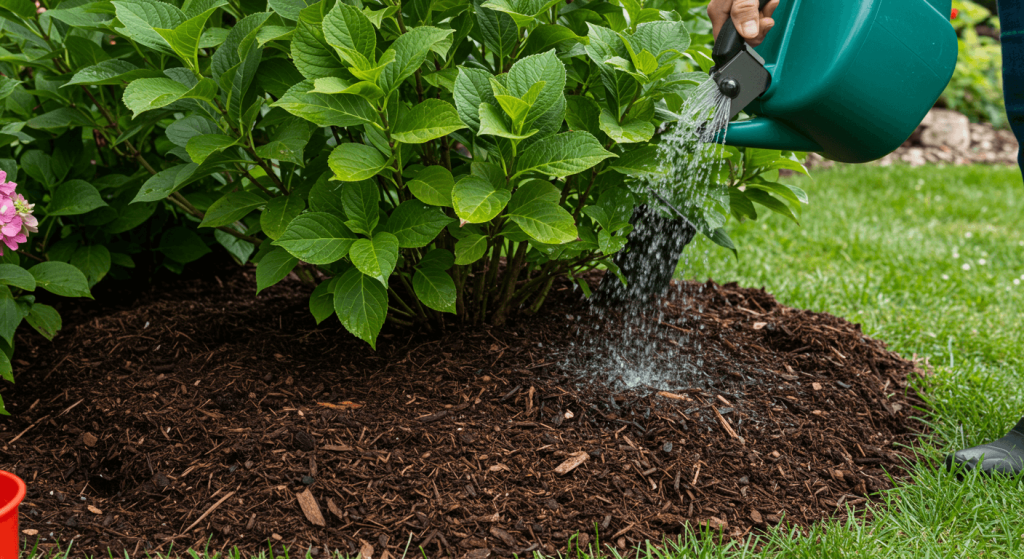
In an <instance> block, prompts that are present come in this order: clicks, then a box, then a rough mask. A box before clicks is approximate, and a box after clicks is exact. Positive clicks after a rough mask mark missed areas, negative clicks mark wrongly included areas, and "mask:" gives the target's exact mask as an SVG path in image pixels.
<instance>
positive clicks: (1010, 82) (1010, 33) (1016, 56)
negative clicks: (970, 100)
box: [999, 0, 1024, 171]
mask: <svg viewBox="0 0 1024 559" xmlns="http://www.w3.org/2000/svg"><path fill="white" fill-rule="evenodd" d="M999 23H1000V25H1001V27H1002V39H1001V40H1002V47H1003V94H1004V96H1005V98H1006V115H1007V117H1009V119H1010V127H1011V128H1013V134H1014V135H1015V136H1017V141H1018V142H1022V141H1024V0H999ZM1018 161H1019V163H1020V164H1021V169H1022V171H1024V150H1022V151H1021V153H1020V154H1019V156H1018Z"/></svg>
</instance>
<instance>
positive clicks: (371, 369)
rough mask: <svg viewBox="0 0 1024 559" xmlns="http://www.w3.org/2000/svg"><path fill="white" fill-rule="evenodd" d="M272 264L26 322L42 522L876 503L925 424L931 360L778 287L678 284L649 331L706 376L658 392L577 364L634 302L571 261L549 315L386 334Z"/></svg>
mask: <svg viewBox="0 0 1024 559" xmlns="http://www.w3.org/2000/svg"><path fill="white" fill-rule="evenodd" d="M591 279H593V280H594V281H595V283H596V281H597V279H599V278H597V277H595V278H591ZM253 285H254V281H253V278H252V273H251V271H246V270H233V271H232V270H228V269H222V270H220V271H218V272H211V273H210V274H208V276H207V277H204V278H198V279H181V280H177V281H174V282H171V283H166V284H164V285H161V286H159V287H158V288H153V289H152V290H151V291H150V292H143V293H140V294H136V295H131V296H128V295H125V296H123V297H120V298H118V297H108V299H110V301H108V304H105V305H100V304H96V303H89V304H84V305H77V304H76V305H71V304H67V303H65V304H64V307H63V308H62V309H61V313H62V315H64V316H65V328H64V330H63V331H62V332H61V333H60V334H59V336H58V337H57V338H56V339H55V340H54V341H53V342H49V341H46V340H45V339H43V338H41V337H39V336H37V335H34V334H29V333H26V332H25V330H24V329H23V330H22V331H21V333H20V334H19V337H20V339H19V340H18V348H19V353H18V355H17V356H16V357H17V363H16V366H17V371H18V384H17V385H15V386H5V387H4V388H3V390H2V395H3V398H4V400H5V401H6V402H8V404H9V406H10V408H11V409H12V410H13V413H14V415H13V416H12V417H9V418H4V419H3V420H2V421H0V426H2V427H0V468H2V469H6V470H11V471H14V472H16V473H17V474H18V475H20V476H21V477H22V478H24V479H25V480H26V481H27V482H28V484H29V492H28V496H27V497H26V499H25V503H24V504H23V505H22V516H21V520H22V526H21V528H22V530H23V531H25V530H27V531H28V533H29V534H34V535H32V536H27V535H24V533H23V537H25V538H27V539H29V540H31V541H32V542H35V541H36V540H37V538H45V541H43V540H41V541H43V544H44V547H45V546H46V545H49V544H51V543H52V542H53V541H54V539H55V538H59V540H60V541H61V542H69V541H71V540H74V542H75V547H74V549H75V552H76V553H89V554H94V555H96V556H101V555H102V556H105V555H106V554H107V550H108V548H109V549H111V550H113V553H114V554H115V555H123V554H124V552H125V551H127V552H128V553H129V554H131V555H132V556H137V554H138V555H141V554H142V552H143V551H150V552H153V551H167V550H169V549H173V550H177V551H178V552H182V551H184V550H185V549H186V548H187V547H189V546H194V547H197V548H206V547H207V545H209V549H211V550H221V549H230V548H231V547H233V546H237V547H238V548H239V549H241V550H243V551H257V550H266V549H267V544H268V542H270V543H271V544H272V545H287V546H298V547H299V548H301V549H302V550H303V551H305V550H306V549H308V547H310V546H312V547H315V548H317V550H323V549H324V548H325V547H328V548H330V549H332V550H333V549H341V550H342V551H346V552H349V553H352V554H353V556H354V555H355V554H356V553H359V552H360V551H363V552H364V553H366V552H369V551H370V549H369V548H372V549H373V553H374V557H387V556H390V557H400V556H402V554H403V550H404V549H405V547H406V545H409V546H410V550H412V551H416V550H417V549H418V548H420V547H422V548H423V550H424V552H425V553H426V554H427V555H428V556H432V557H439V556H447V557H463V556H466V555H469V556H472V557H475V558H481V559H482V558H484V557H487V556H488V555H495V556H511V555H512V554H515V553H518V554H523V553H528V552H531V551H540V552H542V553H554V552H556V551H558V550H559V549H564V548H565V545H566V544H567V542H568V541H569V540H570V537H571V536H572V535H574V534H576V533H579V534H580V536H579V539H578V540H577V541H578V542H580V543H582V544H587V543H593V541H594V538H595V535H599V536H600V538H601V543H602V544H610V545H613V546H616V547H618V548H620V549H621V550H625V549H627V548H629V547H632V546H634V545H636V544H637V543H639V542H642V541H644V540H653V541H660V540H661V539H662V538H663V537H666V536H668V537H671V536H672V535H673V534H678V533H680V532H681V531H682V530H683V529H684V527H685V526H686V525H687V524H689V525H690V526H692V527H696V526H698V525H701V524H704V525H710V526H712V527H714V528H717V529H721V530H723V531H724V532H725V533H726V534H728V535H732V536H742V535H745V534H749V533H751V532H752V531H753V532H756V531H757V530H761V529H764V528H765V527H767V526H769V525H772V524H775V523H778V522H780V521H781V522H790V523H796V524H808V523H811V522H815V521H818V520H822V519H824V518H827V517H834V516H837V515H838V516H842V515H843V514H845V513H846V511H848V510H849V508H848V506H852V507H853V508H854V509H857V508H859V507H863V506H864V505H865V504H866V502H867V499H870V494H871V493H872V492H875V491H878V490H882V489H886V488H887V487H889V486H890V481H889V477H888V475H887V474H888V473H892V474H894V475H896V476H899V475H900V466H901V464H903V463H904V460H906V459H908V458H909V457H910V453H909V452H908V451H907V450H906V449H905V448H904V447H903V445H910V444H912V443H913V441H914V437H915V433H916V432H917V429H919V424H918V423H917V422H916V421H915V420H914V418H913V417H912V414H913V407H914V406H919V405H920V402H919V401H918V400H916V399H915V397H914V395H913V394H910V393H908V390H907V388H906V387H907V376H908V375H911V374H917V373H916V372H915V368H914V365H913V363H911V362H908V361H905V360H903V359H901V358H899V357H898V356H896V355H895V354H893V353H890V352H888V351H886V349H885V346H884V344H883V343H882V342H879V341H876V340H871V339H868V338H866V337H865V336H864V335H863V334H862V332H861V330H860V328H859V327H858V326H857V325H853V324H850V323H848V322H847V321H845V320H843V319H840V318H836V317H833V316H830V315H827V314H821V313H812V312H808V311H801V310H796V309H792V308H787V307H784V306H782V305H779V304H778V303H777V302H776V301H775V300H774V299H773V297H772V296H771V295H769V294H767V293H765V292H764V291H761V290H753V289H743V288H740V287H737V286H735V285H716V284H714V283H707V284H680V285H677V286H676V287H675V289H676V291H677V293H676V294H675V297H674V298H673V301H674V302H669V303H665V304H663V305H662V309H661V312H660V314H659V315H658V316H657V317H656V318H651V319H650V320H651V321H653V322H654V323H655V326H656V328H657V329H658V330H657V331H658V332H659V335H658V336H652V340H651V343H652V344H655V346H656V347H655V348H654V349H655V350H656V351H659V352H660V351H662V350H664V351H665V352H668V351H671V352H673V353H671V355H676V356H678V358H679V359H680V360H684V361H688V362H691V363H700V366H701V369H702V371H703V373H704V375H705V376H704V377H703V378H704V381H702V382H701V383H699V385H697V384H695V385H693V386H685V385H683V386H677V387H674V388H673V389H672V390H669V391H665V392H660V393H659V392H656V391H651V390H646V389H638V390H633V391H627V392H619V391H617V390H615V389H614V388H613V385H611V384H607V383H603V382H587V381H583V380H581V379H579V378H578V377H577V373H576V372H575V371H574V370H573V365H572V363H574V362H578V360H575V361H574V360H572V359H567V358H566V356H567V355H571V354H572V353H573V352H574V351H583V350H581V349H578V348H579V347H581V345H583V344H581V343H580V341H581V338H583V337H591V336H595V335H602V334H601V332H602V331H604V332H607V331H614V329H615V327H614V320H612V322H611V323H610V324H611V326H610V327H607V326H608V325H606V328H604V330H601V331H595V330H593V329H592V327H593V326H595V325H597V324H599V320H610V319H609V318H608V317H611V316H613V314H614V313H605V314H604V315H600V316H598V315H591V314H589V313H590V312H591V311H589V310H588V307H587V305H586V304H581V303H580V302H579V296H578V294H577V292H574V291H573V289H572V287H571V286H569V285H562V286H559V287H557V291H556V296H555V297H554V299H553V300H552V301H551V304H550V305H549V306H548V308H547V309H546V310H545V311H544V312H543V313H542V314H541V315H538V316H534V317H518V318H516V319H514V320H512V321H511V322H510V323H509V325H507V326H506V327H503V328H487V327H463V328H461V329H456V328H454V327H452V328H450V329H449V330H448V331H447V332H434V333H428V332H424V333H419V332H416V333H414V332H410V331H408V330H401V329H390V330H388V329H386V330H385V333H384V334H383V335H382V338H381V340H380V341H379V342H378V350H377V351H376V352H373V351H371V350H370V349H369V348H368V347H367V346H366V345H365V344H364V343H363V342H360V341H357V340H354V339H353V338H352V337H351V336H350V335H348V334H347V333H345V332H344V331H343V330H342V328H341V326H340V325H339V324H336V323H335V322H334V319H332V320H329V321H327V322H325V323H324V324H322V325H320V326H317V325H316V324H315V322H314V320H313V319H312V317H311V316H310V314H309V312H308V310H307V308H306V304H307V297H308V290H307V289H305V288H303V287H302V286H301V285H300V284H299V283H298V282H292V281H285V282H284V283H282V284H279V285H278V286H276V287H274V288H272V289H270V290H267V291H265V292H264V293H263V294H261V295H260V296H259V297H254V296H253ZM115 295H116V294H115ZM694 317H699V320H695V319H694ZM645 331H646V330H645ZM662 346H663V347H662ZM574 348H576V349H574ZM697 348H699V351H698V349H697ZM683 384H685V383H683ZM172 544H173V548H172ZM314 551H316V550H314ZM320 553H323V552H322V551H320Z"/></svg>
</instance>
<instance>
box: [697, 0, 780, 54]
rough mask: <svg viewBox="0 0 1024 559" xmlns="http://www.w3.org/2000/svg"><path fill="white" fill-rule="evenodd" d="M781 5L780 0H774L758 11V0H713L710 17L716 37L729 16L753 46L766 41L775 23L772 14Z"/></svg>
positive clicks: (710, 6)
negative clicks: (766, 36) (765, 37)
mask: <svg viewBox="0 0 1024 559" xmlns="http://www.w3.org/2000/svg"><path fill="white" fill-rule="evenodd" d="M777 7H779V0H772V1H771V2H768V4H767V5H766V6H765V7H764V10H761V11H760V12H758V0H711V2H710V3H709V4H708V17H710V18H711V26H712V28H713V29H714V34H715V38H716V39H717V38H718V32H719V31H721V30H722V26H723V25H725V22H726V21H729V18H732V22H733V24H734V25H735V26H736V31H738V32H739V34H740V36H741V37H743V38H744V39H746V41H747V42H748V43H750V45H751V46H754V47H756V46H757V45H760V44H761V42H762V41H764V36H765V35H767V34H768V31H770V30H771V28H772V27H773V26H774V25H775V20H774V19H772V14H773V13H775V8H777Z"/></svg>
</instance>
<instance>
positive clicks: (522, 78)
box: [0, 0, 806, 345]
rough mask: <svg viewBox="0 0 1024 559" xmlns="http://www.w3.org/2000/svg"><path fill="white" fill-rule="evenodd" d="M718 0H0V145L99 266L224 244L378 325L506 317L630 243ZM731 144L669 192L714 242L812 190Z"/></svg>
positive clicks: (268, 278)
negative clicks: (709, 8) (705, 170)
mask: <svg viewBox="0 0 1024 559" xmlns="http://www.w3.org/2000/svg"><path fill="white" fill-rule="evenodd" d="M700 4H701V3H700V2H691V1H687V0H649V1H648V2H646V3H642V2H640V1H638V0H621V1H618V2H609V1H607V0H570V1H568V2H567V1H566V0H558V1H556V0H486V1H484V2H470V1H468V0H407V1H405V2H398V1H391V0H380V1H365V2H363V1H360V0H320V1H318V2H315V1H313V0H230V1H228V0H184V1H183V2H176V1H170V2H161V1H159V0H114V1H90V0H64V1H63V2H59V3H52V2H50V1H48V0H42V6H41V7H42V8H45V11H42V12H41V13H40V12H39V11H38V10H37V9H36V6H35V5H34V4H33V3H32V2H31V0H0V15H2V16H3V17H4V18H6V21H5V29H4V38H3V39H2V42H0V45H2V47H3V49H2V51H0V71H2V73H3V74H4V77H3V78H2V80H3V81H2V82H0V96H2V97H3V101H4V103H5V109H6V110H5V113H4V116H5V118H4V121H3V124H2V125H0V135H2V136H3V138H4V140H5V141H6V142H7V144H6V147H4V148H2V149H3V150H4V153H6V154H7V155H6V157H10V158H12V159H13V160H16V161H17V163H18V167H19V168H20V169H21V172H22V173H23V175H24V177H25V180H26V182H27V183H28V184H29V185H31V186H30V188H31V192H32V196H31V197H30V199H33V200H36V201H37V202H38V203H39V204H40V205H45V207H46V211H45V212H44V214H43V217H42V218H41V219H40V221H39V228H40V231H45V232H46V234H45V235H43V239H42V240H41V241H40V243H39V245H38V246H37V247H34V250H35V254H36V255H37V256H39V257H40V258H42V259H45V260H47V261H48V262H67V263H70V264H72V265H73V266H76V267H78V268H79V269H80V270H81V271H82V272H83V273H84V275H85V276H86V277H87V278H88V281H89V282H92V283H95V282H96V281H99V280H100V279H101V278H103V277H104V276H106V275H108V274H110V275H126V274H128V273H129V272H130V269H131V268H132V267H133V266H134V265H135V261H136V260H139V259H146V260H147V261H152V262H155V263H157V265H160V266H164V267H167V268H170V269H172V270H180V269H181V268H182V266H184V265H186V264H188V263H190V262H193V261H195V260H197V259H199V258H200V257H202V256H203V255H204V254H206V253H208V252H210V251H211V250H218V251H226V252H227V253H229V254H230V255H231V256H232V257H233V258H234V259H235V260H237V261H238V262H239V263H246V262H250V261H251V262H255V263H256V276H257V286H256V291H257V293H258V292H259V291H260V290H262V289H265V288H267V287H268V286H270V285H273V284H275V283H277V282H279V281H280V280H281V279H283V278H284V277H286V276H287V275H289V274H291V273H295V274H296V275H298V277H299V278H300V279H302V280H303V281H305V282H307V283H308V284H309V285H310V286H311V287H315V288H314V289H313V292H312V296H311V298H310V310H311V312H312V314H313V315H314V316H315V317H316V319H317V320H318V321H322V320H325V319H327V318H329V317H331V316H337V317H338V318H339V319H340V320H341V323H342V324H343V325H344V326H345V328H346V329H347V330H348V331H349V332H351V333H352V334H354V335H355V336H358V337H359V338H361V339H363V340H365V341H366V342H367V343H369V344H370V345H375V344H376V340H377V336H378V334H379V332H380V331H381V328H382V326H383V325H384V324H385V322H387V321H391V322H393V323H395V324H398V325H422V326H423V327H426V328H434V327H437V326H438V325H440V324H442V323H443V322H445V321H446V320H447V321H459V322H462V323H470V324H472V323H482V322H490V323H492V324H501V323H503V322H504V321H505V320H506V319H507V318H508V316H509V315H510V313H512V312H515V311H517V310H525V311H527V312H533V311H536V310H538V309H539V308H540V307H541V305H542V304H543V302H544V301H545V299H546V297H547V295H548V292H549V290H550V289H551V286H552V284H553V282H554V280H555V279H556V278H558V277H560V276H568V277H571V278H574V279H575V278H576V277H577V276H578V275H579V274H580V273H582V272H584V271H586V270H590V269H593V268H595V267H602V266H610V265H611V263H610V262H611V260H610V257H611V256H613V255H614V254H615V253H616V252H617V251H619V250H621V249H622V248H623V246H624V244H625V240H626V235H627V234H628V233H629V231H630V224H629V219H630V216H631V214H632V212H633V209H634V207H635V206H636V205H638V204H641V203H645V202H646V201H647V197H648V196H649V195H648V194H647V191H646V189H645V188H643V187H642V186H640V185H641V184H642V183H643V182H645V180H646V179H648V178H650V176H651V175H656V174H658V173H662V172H664V170H663V169H662V168H661V166H660V165H659V158H658V149H659V148H658V142H659V138H660V132H662V131H663V130H664V129H665V128H666V127H668V126H671V125H672V123H673V122H675V120H676V119H677V115H676V113H677V112H678V111H679V110H680V107H681V106H682V104H683V103H684V102H685V100H686V99H687V97H688V96H689V95H690V93H691V92H692V91H693V90H694V89H695V87H696V86H697V85H698V84H699V83H701V82H703V81H704V80H706V79H707V75H706V72H707V70H708V69H709V66H710V57H709V55H710V41H711V37H710V25H709V23H708V22H707V20H706V16H705V15H704V7H703V6H701V5H700ZM716 157H718V158H719V159H720V161H721V163H722V166H721V172H720V173H718V174H717V175H715V176H714V177H712V180H709V181H706V182H707V184H701V185H696V186H695V187H691V188H689V189H687V190H686V192H685V193H682V194H680V196H681V197H683V198H694V199H695V200H696V198H699V202H700V203H696V201H694V200H691V201H690V202H693V203H687V202H688V201H687V200H686V199H683V200H679V199H678V198H677V199H676V200H675V201H676V202H677V203H679V204H681V205H682V206H684V207H686V208H688V210H687V211H688V213H690V214H691V215H689V218H690V220H691V221H692V222H693V223H695V224H696V225H697V226H698V229H699V230H700V231H701V232H702V233H704V234H706V235H708V236H709V237H712V238H713V239H714V240H716V242H719V243H720V244H723V245H725V246H728V247H730V248H731V242H730V241H729V240H728V235H726V234H725V231H724V229H723V226H724V225H725V223H726V220H727V218H728V216H730V215H731V216H735V217H736V218H740V219H750V218H756V217H757V210H755V204H757V205H758V207H763V208H768V209H769V210H773V211H777V212H779V213H783V214H785V215H787V216H790V217H795V212H796V211H798V210H799V207H800V205H801V204H802V203H805V202H806V198H805V196H804V194H803V193H802V192H800V191H799V190H797V189H793V188H790V187H786V186H784V185H780V184H779V183H778V182H776V181H777V178H778V171H779V169H795V170H798V171H801V172H803V167H802V166H801V165H800V164H799V163H798V162H797V160H796V157H795V156H794V154H791V153H780V152H768V151H761V150H740V149H735V148H722V149H721V150H719V151H718V152H717V155H716ZM37 237H38V236H37Z"/></svg>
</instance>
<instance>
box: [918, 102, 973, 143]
mask: <svg viewBox="0 0 1024 559" xmlns="http://www.w3.org/2000/svg"><path fill="white" fill-rule="evenodd" d="M921 126H922V127H924V131H923V132H922V133H921V144H922V145H924V146H932V147H938V146H948V147H950V148H953V149H957V150H960V149H967V148H969V147H971V122H970V120H968V119H967V117H966V116H965V115H962V114H960V113H958V112H956V111H950V110H947V109H932V110H931V111H929V112H928V115H927V116H925V117H924V120H923V121H921Z"/></svg>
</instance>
